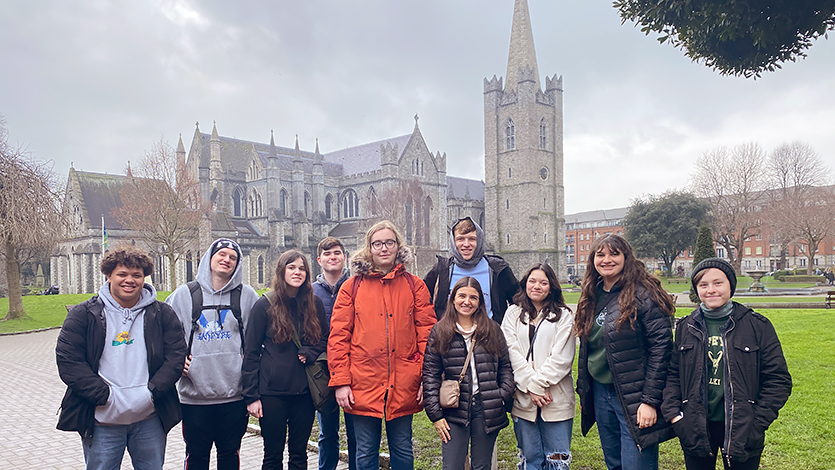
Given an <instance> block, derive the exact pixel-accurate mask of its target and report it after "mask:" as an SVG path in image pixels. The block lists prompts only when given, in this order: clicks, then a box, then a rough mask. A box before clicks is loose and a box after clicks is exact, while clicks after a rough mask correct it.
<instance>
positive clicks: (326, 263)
mask: <svg viewBox="0 0 835 470" xmlns="http://www.w3.org/2000/svg"><path fill="white" fill-rule="evenodd" d="M316 262H317V263H319V266H321V267H322V271H325V272H326V273H341V272H342V270H343V269H344V268H345V252H344V251H342V248H340V247H339V245H336V246H334V247H332V248H329V249H327V250H323V251H322V254H321V255H319V257H318V258H316Z"/></svg>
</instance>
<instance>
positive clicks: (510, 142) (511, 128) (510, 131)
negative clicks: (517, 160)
mask: <svg viewBox="0 0 835 470" xmlns="http://www.w3.org/2000/svg"><path fill="white" fill-rule="evenodd" d="M504 134H505V138H506V142H505V145H506V150H513V149H515V148H516V126H515V125H513V119H510V118H507V124H506V125H505V129H504Z"/></svg>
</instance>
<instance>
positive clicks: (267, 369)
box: [241, 295, 328, 404]
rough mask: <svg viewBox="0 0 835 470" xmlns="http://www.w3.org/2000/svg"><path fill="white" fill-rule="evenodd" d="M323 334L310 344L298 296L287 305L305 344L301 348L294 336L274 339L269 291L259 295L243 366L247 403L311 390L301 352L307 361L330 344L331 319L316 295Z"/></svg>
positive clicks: (254, 306)
mask: <svg viewBox="0 0 835 470" xmlns="http://www.w3.org/2000/svg"><path fill="white" fill-rule="evenodd" d="M313 299H314V302H315V306H316V314H317V315H318V316H319V325H321V326H322V336H321V337H320V338H319V341H318V342H317V343H316V344H307V342H306V341H305V340H304V334H303V333H302V331H303V327H304V324H303V322H302V317H301V314H300V313H299V312H298V311H297V307H296V302H295V299H292V300H291V302H290V305H288V309H289V310H290V316H291V317H292V320H293V325H294V326H295V328H296V331H297V332H298V333H299V340H300V341H301V344H302V348H301V349H299V348H298V347H297V346H296V343H294V342H293V340H292V339H290V340H289V341H284V342H283V343H276V342H275V341H273V337H274V335H275V333H274V330H273V328H272V326H271V321H270V316H269V313H268V310H269V308H270V302H269V299H267V297H266V295H265V296H263V297H261V298H260V299H258V302H255V305H253V306H252V310H250V314H249V315H250V317H249V323H248V324H247V327H246V343H245V344H246V350H245V351H244V362H243V366H242V374H241V375H242V377H241V378H242V381H243V396H244V400H246V403H247V404H249V403H252V402H254V401H256V400H260V399H261V395H301V394H304V393H310V388H309V387H308V385H307V373H306V372H305V370H304V367H305V364H302V362H301V361H299V357H298V356H299V354H302V355H304V356H305V358H306V360H307V364H313V361H315V360H316V358H318V357H319V355H320V354H322V353H323V352H325V349H326V348H327V346H328V328H327V325H328V319H327V317H326V316H325V307H324V305H323V304H322V299H320V298H319V297H316V296H313Z"/></svg>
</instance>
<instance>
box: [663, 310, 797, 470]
mask: <svg viewBox="0 0 835 470" xmlns="http://www.w3.org/2000/svg"><path fill="white" fill-rule="evenodd" d="M720 331H721V332H722V341H723V344H724V347H723V357H724V359H725V360H724V363H725V380H724V382H723V383H724V388H725V441H724V443H723V445H722V453H723V454H725V455H727V456H729V457H731V458H733V459H734V460H740V461H742V460H748V459H749V458H751V457H752V456H755V455H758V454H760V453H762V449H763V443H764V439H765V430H766V429H768V426H769V425H770V424H771V423H772V421H774V420H775V419H777V412H778V411H779V410H780V408H782V407H783V405H785V404H786V400H788V399H789V395H790V394H791V389H792V379H791V375H789V369H788V366H787V365H786V359H785V358H784V357H783V350H782V348H781V347H780V340H779V339H778V338H777V333H776V332H775V331H774V326H772V325H771V322H770V321H768V319H767V318H765V317H764V316H762V315H760V314H759V313H756V312H754V311H753V310H751V309H749V308H748V307H746V306H744V305H740V304H738V303H736V302H734V308H733V312H731V316H730V318H729V319H728V322H727V323H726V324H725V326H723V327H722V328H721V329H720ZM706 347H707V327H706V326H705V321H704V316H703V314H702V312H701V309H698V308H697V309H696V310H694V311H693V312H692V313H691V314H690V315H688V316H686V317H684V318H682V319H681V321H679V323H678V326H676V340H675V348H674V350H673V355H672V360H671V361H670V372H669V374H668V375H667V386H666V388H665V389H664V404H663V405H662V406H661V413H662V414H663V415H664V417H665V418H666V419H667V420H668V421H670V420H672V419H673V418H674V417H676V416H678V415H679V413H683V418H682V419H681V420H679V421H678V422H676V423H675V424H674V425H673V428H674V429H675V432H676V434H677V435H678V436H679V441H680V443H681V448H682V450H683V451H684V452H685V453H686V454H690V455H695V456H701V457H704V456H708V455H710V453H711V449H710V442H709V438H708V434H707V411H708V410H707V351H706Z"/></svg>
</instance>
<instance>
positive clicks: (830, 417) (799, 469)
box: [0, 293, 835, 470]
mask: <svg viewBox="0 0 835 470" xmlns="http://www.w3.org/2000/svg"><path fill="white" fill-rule="evenodd" d="M166 295H167V293H160V294H159V297H160V298H164V297H165V296H166ZM569 295H570V294H569ZM89 297H90V295H89V294H80V295H56V296H29V297H25V298H24V308H26V310H27V313H28V315H29V318H27V319H23V320H15V321H11V322H5V321H0V332H8V331H20V330H28V329H37V328H46V327H52V326H59V325H60V324H61V323H62V322H63V319H64V317H65V316H66V308H65V305H72V304H76V303H78V302H81V301H83V300H85V299H87V298H89ZM567 297H568V295H567ZM567 300H568V301H569V303H573V302H576V299H573V301H572V299H570V298H569V299H567ZM6 309H8V299H0V312H3V313H5V311H6ZM684 313H686V312H680V313H679V314H680V315H683V314H684ZM762 313H764V314H765V315H766V316H767V317H768V318H769V319H770V320H771V321H772V322H773V323H774V326H775V328H776V329H777V333H778V335H779V336H780V340H781V342H782V345H783V351H784V354H785V356H786V361H787V362H788V365H789V371H790V372H791V374H792V379H793V382H794V389H793V391H792V395H791V397H790V398H789V401H788V403H787V404H786V406H785V407H784V408H783V410H781V412H780V416H779V418H778V419H777V421H776V422H775V423H774V424H772V426H771V428H769V430H768V432H767V433H766V447H765V451H764V453H763V460H762V464H761V468H763V469H774V470H777V469H788V468H790V469H792V470H824V469H828V468H831V467H832V462H835V446H833V445H832V444H833V442H835V400H832V398H831V393H832V390H833V388H835V312H833V311H832V310H824V309H793V310H792V309H769V310H765V311H763V312H762ZM0 341H2V338H0ZM575 371H576V364H575ZM575 378H576V372H575ZM315 436H316V432H315V431H314V435H313V439H314V440H315ZM414 445H415V457H416V468H420V469H434V468H439V467H440V458H441V445H440V441H439V440H438V437H437V435H436V434H435V431H434V429H433V428H432V425H431V423H430V422H429V420H428V419H427V418H426V415H425V414H424V413H419V414H417V415H415V419H414ZM515 446H516V441H515V438H514V436H513V430H512V428H511V427H508V428H506V429H504V430H502V431H501V433H500V434H499V468H501V469H512V468H515V464H516V449H515ZM571 450H572V453H573V462H572V468H573V469H575V470H590V469H594V470H603V469H605V465H604V464H603V453H602V450H601V449H600V442H599V439H598V437H597V434H596V428H594V429H592V431H591V432H590V433H589V435H588V436H586V437H582V436H581V435H580V430H579V418H578V419H577V420H576V422H575V426H574V435H573V440H572V445H571ZM660 468H661V469H664V470H683V469H684V464H683V458H682V454H681V449H680V448H679V446H678V441H677V440H675V439H674V440H672V441H668V442H666V443H663V444H662V445H661V451H660ZM718 468H721V465H719V467H718Z"/></svg>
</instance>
